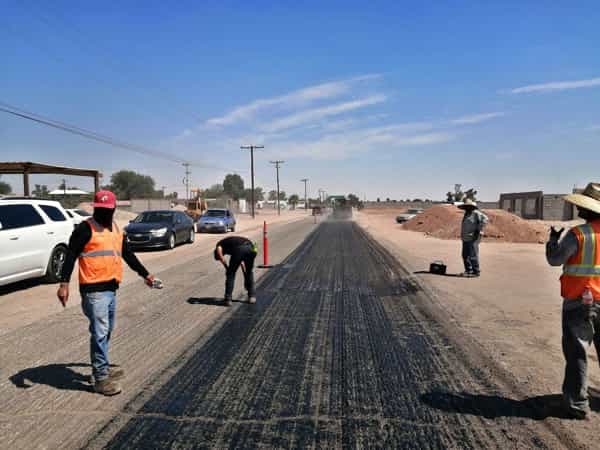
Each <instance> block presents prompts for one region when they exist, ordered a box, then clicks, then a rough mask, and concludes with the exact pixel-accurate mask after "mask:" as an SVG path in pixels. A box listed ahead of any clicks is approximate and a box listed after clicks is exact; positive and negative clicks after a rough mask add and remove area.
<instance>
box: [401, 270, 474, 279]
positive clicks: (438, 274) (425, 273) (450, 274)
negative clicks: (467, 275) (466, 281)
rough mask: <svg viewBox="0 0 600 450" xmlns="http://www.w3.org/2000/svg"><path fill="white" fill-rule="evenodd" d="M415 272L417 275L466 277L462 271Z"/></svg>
mask: <svg viewBox="0 0 600 450" xmlns="http://www.w3.org/2000/svg"><path fill="white" fill-rule="evenodd" d="M413 274H415V275H435V276H438V277H456V278H464V277H463V275H462V273H445V274H443V275H442V274H441V273H431V272H429V271H428V270H417V271H416V272H413Z"/></svg>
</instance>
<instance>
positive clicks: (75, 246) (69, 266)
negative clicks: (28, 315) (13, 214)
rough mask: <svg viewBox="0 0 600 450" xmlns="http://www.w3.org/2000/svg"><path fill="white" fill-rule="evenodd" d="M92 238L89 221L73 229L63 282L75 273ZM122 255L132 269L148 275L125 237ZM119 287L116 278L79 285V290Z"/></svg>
mask: <svg viewBox="0 0 600 450" xmlns="http://www.w3.org/2000/svg"><path fill="white" fill-rule="evenodd" d="M111 230H112V227H111ZM91 238H92V229H91V228H90V225H89V224H88V223H87V221H83V222H81V223H80V224H79V225H78V226H77V228H75V230H73V234H71V238H70V239H69V251H68V252H67V258H66V260H65V263H64V265H63V268H62V273H61V277H60V281H61V282H64V283H68V282H69V280H70V279H71V275H72V273H73V268H74V267H75V261H76V260H77V258H79V255H81V253H82V252H83V249H84V248H85V246H86V244H87V243H88V242H89V241H90V239H91ZM121 255H122V257H123V259H124V260H125V262H126V263H127V265H128V266H129V267H130V268H131V270H133V271H134V272H137V273H138V275H139V276H141V277H143V278H146V277H147V276H148V271H147V270H146V268H145V267H144V266H143V265H142V263H141V262H140V260H139V259H138V258H137V256H135V253H133V252H132V251H131V249H130V248H129V245H128V244H127V241H126V240H125V239H123V247H122V249H121ZM117 289H119V283H118V282H117V280H115V279H113V280H111V281H106V282H102V283H93V284H81V285H79V290H80V291H81V292H83V293H88V292H100V291H113V292H114V291H116V290H117Z"/></svg>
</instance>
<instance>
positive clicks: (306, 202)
mask: <svg viewBox="0 0 600 450" xmlns="http://www.w3.org/2000/svg"><path fill="white" fill-rule="evenodd" d="M300 181H302V182H303V183H304V209H306V210H308V199H307V196H306V192H307V191H306V183H307V182H308V178H302V179H301V180H300Z"/></svg>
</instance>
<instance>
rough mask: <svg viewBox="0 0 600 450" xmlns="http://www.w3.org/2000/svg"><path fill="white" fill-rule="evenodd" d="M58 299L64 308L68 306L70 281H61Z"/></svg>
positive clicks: (57, 293) (57, 294)
mask: <svg viewBox="0 0 600 450" xmlns="http://www.w3.org/2000/svg"><path fill="white" fill-rule="evenodd" d="M56 296H57V297H58V300H59V301H60V302H61V303H62V305H63V308H66V307H67V301H68V300H69V283H60V286H59V288H58V291H56Z"/></svg>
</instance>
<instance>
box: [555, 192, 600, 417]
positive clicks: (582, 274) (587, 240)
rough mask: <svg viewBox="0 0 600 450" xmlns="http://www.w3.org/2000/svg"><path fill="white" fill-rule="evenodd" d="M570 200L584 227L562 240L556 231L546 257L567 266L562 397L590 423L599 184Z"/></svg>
mask: <svg viewBox="0 0 600 450" xmlns="http://www.w3.org/2000/svg"><path fill="white" fill-rule="evenodd" d="M565 200H566V201H567V202H570V203H572V204H574V205H575V206H576V207H577V210H578V214H579V217H581V218H582V219H584V220H585V224H583V225H578V226H576V227H573V228H571V229H570V230H569V232H568V233H567V234H566V235H565V237H564V238H563V239H562V240H561V241H559V240H560V236H561V234H562V232H563V231H564V229H561V230H558V231H557V230H556V229H554V227H552V229H551V231H550V240H549V242H548V243H547V244H546V259H547V260H548V263H549V264H550V265H552V266H560V265H563V274H562V276H561V279H560V283H561V295H562V297H563V308H562V348H563V354H564V357H565V360H566V367H565V376H564V382H563V387H562V392H563V399H564V401H565V407H566V408H567V412H568V413H569V415H570V416H572V417H574V418H576V419H585V418H586V417H587V415H588V414H589V400H588V392H587V354H586V351H587V348H588V347H589V346H590V345H591V343H592V342H593V343H594V345H595V347H596V352H597V353H598V355H599V356H600V318H599V316H598V310H600V184H599V183H590V184H588V186H587V187H586V188H585V190H584V191H583V192H582V193H581V194H571V195H567V196H566V197H565Z"/></svg>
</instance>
